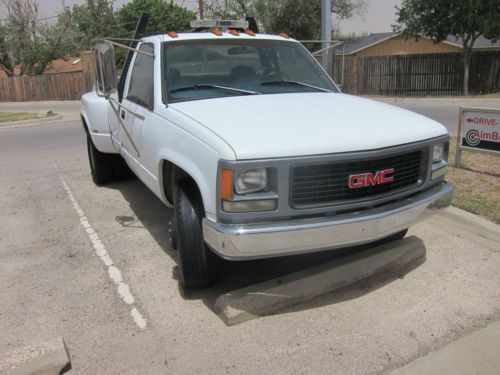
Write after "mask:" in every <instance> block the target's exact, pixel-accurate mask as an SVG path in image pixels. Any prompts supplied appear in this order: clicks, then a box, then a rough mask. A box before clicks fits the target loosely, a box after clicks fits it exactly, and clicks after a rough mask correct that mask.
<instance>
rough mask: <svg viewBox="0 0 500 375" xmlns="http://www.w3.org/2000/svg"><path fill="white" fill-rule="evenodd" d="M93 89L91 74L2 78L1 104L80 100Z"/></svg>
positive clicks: (0, 88) (0, 83) (0, 89)
mask: <svg viewBox="0 0 500 375" xmlns="http://www.w3.org/2000/svg"><path fill="white" fill-rule="evenodd" d="M92 87H93V81H92V73H90V72H73V73H58V74H44V75H39V76H20V77H8V78H0V102H24V101H40V100H79V99H80V97H81V96H82V94H84V93H86V92H88V91H91V90H92Z"/></svg>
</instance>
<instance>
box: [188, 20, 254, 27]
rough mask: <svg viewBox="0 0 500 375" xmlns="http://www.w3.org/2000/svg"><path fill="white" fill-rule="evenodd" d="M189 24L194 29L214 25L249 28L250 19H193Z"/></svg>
mask: <svg viewBox="0 0 500 375" xmlns="http://www.w3.org/2000/svg"><path fill="white" fill-rule="evenodd" d="M189 24H190V26H191V27H192V28H193V29H201V28H213V27H217V28H221V29H222V28H224V29H226V28H231V29H248V21H245V20H192V21H191V22H190V23H189Z"/></svg>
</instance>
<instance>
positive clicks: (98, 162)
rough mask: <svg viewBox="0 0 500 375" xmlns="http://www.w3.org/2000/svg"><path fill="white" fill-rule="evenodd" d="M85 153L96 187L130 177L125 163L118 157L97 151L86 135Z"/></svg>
mask: <svg viewBox="0 0 500 375" xmlns="http://www.w3.org/2000/svg"><path fill="white" fill-rule="evenodd" d="M87 153H88V156H89V164H90V173H91V175H92V180H93V181H94V183H95V184H96V185H104V184H107V183H110V182H113V181H119V180H124V179H126V178H129V177H131V176H132V172H131V171H130V169H129V167H128V165H127V163H126V162H125V160H123V158H122V157H121V156H120V155H117V154H106V153H104V152H101V151H99V150H98V149H97V148H96V147H95V145H94V142H92V138H91V137H90V134H88V133H87Z"/></svg>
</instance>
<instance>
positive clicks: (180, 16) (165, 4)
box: [116, 0, 196, 37]
mask: <svg viewBox="0 0 500 375" xmlns="http://www.w3.org/2000/svg"><path fill="white" fill-rule="evenodd" d="M142 12H147V13H149V20H148V25H147V29H146V31H147V32H161V33H167V32H168V31H186V30H188V29H189V28H190V26H189V22H190V21H191V20H193V19H195V18H196V14H195V13H194V12H192V11H190V10H187V9H186V8H185V7H182V6H180V5H177V4H174V2H173V1H172V0H171V1H166V0H132V1H130V2H129V3H127V4H125V5H123V6H122V7H121V8H120V9H118V11H117V12H116V17H117V19H118V22H119V24H121V25H122V28H123V30H125V34H127V35H128V36H129V37H130V33H131V32H133V31H134V30H135V26H136V23H137V20H138V19H139V16H140V15H141V13H142ZM122 34H123V32H122Z"/></svg>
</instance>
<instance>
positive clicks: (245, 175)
mask: <svg viewBox="0 0 500 375" xmlns="http://www.w3.org/2000/svg"><path fill="white" fill-rule="evenodd" d="M266 187H267V169H266V168H258V169H241V170H237V171H236V178H235V181H234V190H235V192H236V194H250V193H256V192H258V191H261V190H264V189H265V188H266Z"/></svg>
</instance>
